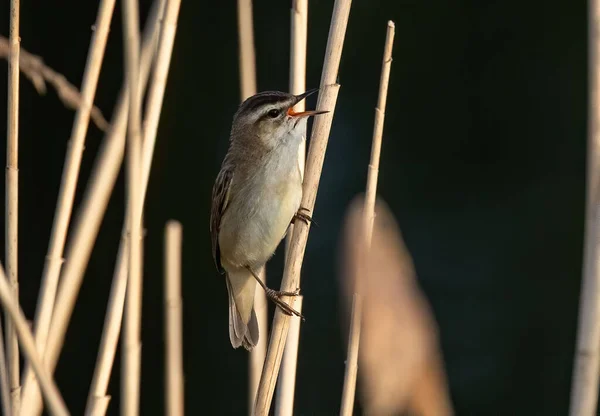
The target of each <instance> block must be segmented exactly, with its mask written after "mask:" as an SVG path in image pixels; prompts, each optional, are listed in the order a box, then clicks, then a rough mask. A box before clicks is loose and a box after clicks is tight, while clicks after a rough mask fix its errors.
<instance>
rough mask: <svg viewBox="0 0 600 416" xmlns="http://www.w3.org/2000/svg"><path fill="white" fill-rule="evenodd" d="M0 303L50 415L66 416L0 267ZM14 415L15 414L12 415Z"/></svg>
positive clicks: (65, 411)
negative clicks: (37, 381)
mask: <svg viewBox="0 0 600 416" xmlns="http://www.w3.org/2000/svg"><path fill="white" fill-rule="evenodd" d="M0 302H2V306H3V307H4V310H5V312H6V314H7V320H8V319H10V320H11V321H12V323H13V327H14V328H15V331H16V333H17V336H18V337H19V341H20V345H21V347H22V351H23V355H24V356H25V358H26V359H27V360H28V361H29V362H30V363H31V366H32V368H33V371H34V372H35V375H36V377H37V379H38V380H39V383H40V388H41V390H42V394H43V396H44V398H45V399H46V401H47V403H48V407H49V409H50V413H51V414H52V415H55V416H68V415H69V411H68V410H67V407H66V406H65V403H64V401H63V399H62V397H61V395H60V391H59V390H58V388H57V387H56V385H55V384H54V381H53V380H52V377H51V375H50V374H49V372H48V371H47V370H46V369H45V368H44V366H43V364H42V359H41V357H40V355H39V354H38V352H37V349H36V346H35V340H34V338H33V335H32V334H31V331H30V329H29V325H28V324H27V320H26V319H25V315H24V314H23V311H22V310H21V308H20V307H19V303H18V302H17V300H16V298H15V297H14V295H13V293H12V288H11V287H10V284H9V282H8V280H7V279H6V275H5V274H4V268H3V267H2V266H1V265H0ZM12 414H13V415H15V413H14V412H13V413H12Z"/></svg>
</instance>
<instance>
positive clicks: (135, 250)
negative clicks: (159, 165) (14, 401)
mask: <svg viewBox="0 0 600 416" xmlns="http://www.w3.org/2000/svg"><path fill="white" fill-rule="evenodd" d="M138 18H139V10H138V2H137V0H124V1H123V33H124V37H123V40H124V43H125V47H124V51H125V70H126V73H127V78H129V82H130V84H129V120H128V124H127V127H128V128H127V169H126V173H127V217H128V220H129V221H128V225H129V227H128V230H127V234H128V235H129V274H128V281H127V292H126V302H125V322H124V327H123V329H124V337H123V338H124V339H123V341H124V342H123V349H122V355H123V363H124V365H123V366H122V368H121V403H122V413H123V414H124V415H125V416H135V415H137V414H139V403H140V380H141V356H142V345H141V314H142V250H141V239H142V238H141V237H142V235H141V222H140V221H139V219H136V215H137V213H138V211H139V210H140V208H139V205H140V198H139V196H140V195H139V194H140V171H141V151H142V137H141V136H142V119H141V108H142V107H141V96H140V95H139V93H138V91H139V82H138V79H139V69H140V68H139V64H140V34H139V22H138Z"/></svg>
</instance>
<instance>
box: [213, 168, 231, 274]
mask: <svg viewBox="0 0 600 416" xmlns="http://www.w3.org/2000/svg"><path fill="white" fill-rule="evenodd" d="M232 179H233V172H232V171H231V170H229V169H227V168H222V169H221V171H220V172H219V175H218V176H217V180H216V181H215V185H214V187H213V193H212V206H211V210H210V237H211V241H212V252H213V259H214V261H215V265H216V266H217V270H218V271H219V272H220V273H224V272H225V269H223V266H222V265H221V255H220V252H219V229H220V228H221V218H223V214H224V213H225V210H226V209H227V204H228V203H229V189H230V186H231V180H232Z"/></svg>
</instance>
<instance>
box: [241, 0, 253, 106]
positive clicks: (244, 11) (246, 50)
mask: <svg viewBox="0 0 600 416" xmlns="http://www.w3.org/2000/svg"><path fill="white" fill-rule="evenodd" d="M237 10H238V50H239V54H240V62H239V65H240V90H241V94H242V101H244V100H245V99H246V98H248V97H250V96H252V95H254V94H256V57H255V52H254V29H253V28H252V0H238V2H237Z"/></svg>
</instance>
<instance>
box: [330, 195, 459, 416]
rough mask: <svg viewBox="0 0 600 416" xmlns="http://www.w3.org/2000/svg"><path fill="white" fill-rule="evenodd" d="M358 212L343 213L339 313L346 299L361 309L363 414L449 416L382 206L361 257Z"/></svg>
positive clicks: (410, 271)
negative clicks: (342, 300) (358, 305)
mask: <svg viewBox="0 0 600 416" xmlns="http://www.w3.org/2000/svg"><path fill="white" fill-rule="evenodd" d="M364 205H365V201H364V200H362V199H361V198H355V199H354V200H353V201H352V203H351V205H350V208H349V209H348V214H347V216H346V221H345V227H344V238H343V242H344V246H343V259H344V263H343V269H342V273H340V288H341V289H342V291H341V294H342V299H344V300H345V302H344V303H345V306H346V308H345V309H346V310H348V309H349V303H350V299H353V300H356V299H359V302H361V304H362V319H361V342H360V350H359V356H358V358H359V365H360V370H361V377H360V387H361V388H360V393H361V403H362V405H363V410H364V412H365V414H369V415H374V416H379V415H382V416H383V415H395V414H411V415H412V414H418V415H422V416H451V415H452V414H453V410H452V405H451V402H450V397H449V393H448V386H447V382H446V378H445V374H444V368H443V363H442V359H441V353H440V351H439V346H438V340H437V328H436V323H435V319H434V317H433V314H432V312H431V309H430V308H429V304H428V302H427V300H426V298H425V296H424V295H423V294H422V292H421V290H420V288H419V286H418V283H417V281H416V276H415V271H414V266H413V264H412V259H411V257H410V253H409V252H408V250H407V249H406V246H405V245H404V243H403V241H402V237H401V234H400V230H399V229H398V226H397V224H396V221H395V219H394V216H393V214H392V213H391V212H390V210H389V208H388V207H387V206H386V205H385V203H383V201H378V202H377V206H376V212H377V217H376V218H375V221H374V227H373V233H372V242H371V249H370V250H369V249H368V247H367V241H366V239H365V238H364V237H365V231H366V230H365V228H364V227H365V216H364ZM359 281H360V283H359ZM357 285H359V286H360V296H359V297H358V296H356V286H357Z"/></svg>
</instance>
